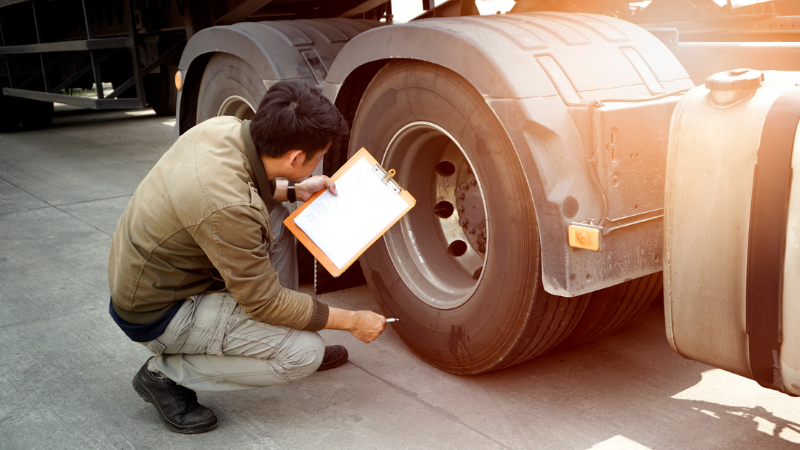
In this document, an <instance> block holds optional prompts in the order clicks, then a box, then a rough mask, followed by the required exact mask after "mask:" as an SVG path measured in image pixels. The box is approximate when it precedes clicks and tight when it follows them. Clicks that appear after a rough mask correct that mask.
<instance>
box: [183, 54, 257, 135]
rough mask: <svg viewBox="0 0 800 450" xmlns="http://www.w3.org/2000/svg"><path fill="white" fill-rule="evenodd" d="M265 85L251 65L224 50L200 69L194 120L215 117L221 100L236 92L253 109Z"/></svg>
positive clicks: (198, 121) (200, 120) (198, 120)
mask: <svg viewBox="0 0 800 450" xmlns="http://www.w3.org/2000/svg"><path fill="white" fill-rule="evenodd" d="M266 93H267V88H266V86H265V85H264V82H263V81H262V80H261V77H260V76H259V75H258V73H257V72H256V70H255V69H253V67H252V66H250V64H248V63H247V62H245V61H244V60H242V59H241V58H237V57H235V56H233V55H229V54H227V53H218V54H216V55H214V56H212V57H211V59H210V60H209V61H208V64H207V65H206V68H205V70H204V71H203V78H202V80H201V82H200V91H199V94H198V99H197V123H200V122H202V121H204V120H207V119H210V118H212V117H217V115H218V113H219V109H220V107H221V106H222V103H223V102H224V101H225V100H226V99H228V98H230V97H231V96H234V95H238V96H240V97H242V98H244V99H245V100H247V102H248V103H250V106H252V108H253V110H254V111H255V110H256V109H257V108H258V105H259V103H260V102H261V99H262V98H263V97H264V95H265V94H266Z"/></svg>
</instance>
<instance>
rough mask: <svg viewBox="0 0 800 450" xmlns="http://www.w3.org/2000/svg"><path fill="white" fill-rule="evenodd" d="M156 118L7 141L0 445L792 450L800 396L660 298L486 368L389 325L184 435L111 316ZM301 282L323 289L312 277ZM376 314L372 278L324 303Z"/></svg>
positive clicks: (349, 341) (166, 127) (86, 123)
mask: <svg viewBox="0 0 800 450" xmlns="http://www.w3.org/2000/svg"><path fill="white" fill-rule="evenodd" d="M173 124H174V120H171V119H168V118H162V117H157V116H155V115H154V114H153V113H152V112H149V111H129V112H102V113H99V112H93V111H86V110H77V109H74V108H69V107H59V108H58V109H57V112H56V117H55V120H54V124H53V126H52V127H51V128H49V129H46V130H41V131H31V132H20V133H14V134H4V135H0V342H1V343H2V345H0V361H2V363H0V449H17V448H37V449H40V448H41V449H44V448H47V449H50V448H54V449H58V448H70V449H71V448H103V449H105V448H187V449H193V448H237V449H238V448H268V449H313V448H336V449H417V448H419V449H494V448H497V449H626V448H627V449H645V448H651V449H778V448H790V447H795V446H796V445H797V443H800V408H799V407H798V406H800V403H799V402H800V399H796V398H791V397H788V396H785V395H783V394H779V393H777V392H773V391H769V390H766V389H763V388H761V387H759V386H758V385H757V384H756V383H755V382H753V381H750V380H747V379H744V378H741V377H738V376H736V375H731V374H728V373H726V372H723V371H720V370H716V369H713V368H711V367H708V366H706V365H703V364H699V363H696V362H692V361H688V360H685V359H683V358H681V357H680V356H678V355H677V354H675V353H674V352H673V351H672V350H671V349H670V348H669V345H668V344H667V341H666V339H665V334H664V318H663V310H662V309H661V308H660V307H658V306H655V307H653V308H651V309H650V310H648V311H647V312H646V314H644V315H643V316H642V317H640V318H639V319H637V320H636V321H635V322H634V323H633V324H632V325H631V326H629V327H627V328H625V329H623V330H621V331H620V332H617V333H615V334H612V335H610V336H606V337H604V338H601V339H599V340H597V341H595V342H592V343H590V344H587V345H584V346H582V347H579V348H575V349H571V350H561V351H555V352H552V353H550V354H547V355H545V356H544V357H540V358H538V359H536V360H534V361H532V362H529V363H527V364H523V365H519V366H516V367H513V368H511V369H508V370H504V371H501V372H498V373H493V374H490V375H485V376H477V377H460V376H454V375H450V374H447V373H443V372H441V371H438V370H436V369H434V368H432V367H431V366H429V365H427V364H425V363H424V362H422V361H421V360H419V359H418V358H417V357H415V356H414V354H412V352H411V351H410V350H409V349H408V348H407V347H406V346H405V345H404V344H403V343H402V342H401V341H400V339H399V338H398V337H397V335H396V334H395V333H394V332H393V331H392V330H391V329H389V330H387V331H386V332H385V333H384V334H383V335H382V336H381V337H380V338H378V339H377V340H376V341H375V342H373V343H372V344H363V343H361V342H359V341H357V340H356V339H355V338H353V337H352V336H351V335H349V334H348V333H345V332H327V331H326V332H323V335H324V337H325V339H326V341H328V342H329V343H334V342H337V343H343V344H345V345H347V347H348V348H349V350H350V357H351V362H350V363H348V364H346V365H345V366H343V367H341V368H339V369H336V370H333V371H329V372H322V373H319V374H315V375H313V376H311V377H309V378H308V379H306V380H303V381H301V382H298V383H296V384H292V385H287V386H281V387H273V388H268V389H261V390H257V391H248V392H238V393H228V394H224V393H219V394H217V393H215V394H208V393H200V396H199V397H200V401H201V402H202V403H204V404H205V405H207V406H209V407H210V408H212V409H214V411H216V413H217V416H218V418H219V427H218V428H217V429H216V430H214V431H212V432H210V433H206V434H202V435H197V436H183V435H178V434H174V433H171V432H169V431H167V429H166V428H165V427H164V425H163V424H162V423H161V421H160V419H159V418H158V417H157V415H156V412H155V410H154V408H153V407H152V406H151V405H149V404H147V403H144V402H143V401H142V400H141V399H140V398H139V397H138V396H137V395H136V394H135V393H134V391H133V389H132V388H131V384H130V382H131V378H132V377H133V375H134V373H135V372H136V371H137V370H138V369H139V367H140V366H141V365H142V363H143V362H144V361H145V360H146V359H147V357H148V353H147V351H146V350H145V348H144V347H142V346H140V345H139V344H136V343H133V342H131V341H129V340H127V338H126V337H125V336H124V335H123V334H122V332H121V331H120V330H119V329H118V328H117V327H116V325H115V324H114V323H113V322H112V320H111V318H110V317H109V315H108V288H107V281H106V256H107V252H108V245H109V241H110V238H111V235H112V233H113V231H114V227H115V224H116V220H117V218H118V217H119V215H120V214H121V212H122V210H123V208H124V207H125V205H126V203H127V201H128V199H129V198H130V195H131V194H132V193H133V191H134V189H135V188H136V186H137V184H138V183H139V181H140V180H141V179H142V177H144V175H145V174H146V173H147V171H148V170H149V168H150V167H151V166H152V165H153V164H154V163H155V162H156V160H157V159H158V158H159V156H160V155H161V154H162V153H163V152H164V151H165V150H166V149H167V148H168V147H169V145H170V144H171V142H172V140H173ZM302 289H304V290H306V291H310V289H311V287H310V286H303V287H302ZM321 299H322V300H323V301H325V302H327V303H329V304H331V305H334V306H339V307H345V308H362V309H367V308H370V309H374V308H375V305H374V302H373V300H372V297H371V294H370V292H369V290H368V289H367V288H366V286H362V287H358V288H353V289H349V290H346V291H343V292H338V293H333V294H328V295H323V296H321Z"/></svg>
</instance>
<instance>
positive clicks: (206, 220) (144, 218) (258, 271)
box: [108, 82, 386, 433]
mask: <svg viewBox="0 0 800 450" xmlns="http://www.w3.org/2000/svg"><path fill="white" fill-rule="evenodd" d="M346 133H347V124H346V122H345V121H344V119H343V118H342V116H341V115H340V114H339V112H338V111H337V110H336V107H335V106H334V105H333V104H331V102H330V101H328V100H327V99H326V98H325V97H323V96H322V95H320V94H319V93H317V92H316V91H313V90H311V89H310V88H308V87H307V86H306V85H304V84H301V83H293V82H282V83H278V84H276V85H275V86H273V87H272V88H270V89H269V91H268V92H267V94H266V95H265V96H264V99H263V100H262V101H261V104H260V105H259V107H258V110H257V111H256V114H255V116H254V117H253V120H252V121H244V122H242V121H240V120H239V119H236V118H234V117H217V118H213V119H209V120H207V121H205V122H203V123H201V124H199V125H197V126H195V127H194V128H192V129H191V130H189V131H188V132H186V133H185V134H184V135H183V136H181V137H180V138H179V139H178V140H177V141H176V142H175V144H174V145H173V146H172V147H171V148H170V149H169V150H168V151H167V152H166V153H165V154H164V155H163V156H162V158H161V159H160V160H159V161H158V162H157V163H156V165H155V166H154V167H153V169H152V170H151V171H150V173H149V174H148V175H147V176H146V177H145V178H144V180H143V181H142V183H141V184H140V185H139V187H138V188H137V189H136V192H135V193H134V194H133V197H132V198H131V200H130V203H129V204H128V206H127V208H126V209H125V212H124V213H123V214H122V217H121V218H120V220H119V223H118V224H117V230H116V232H115V233H114V237H113V239H112V243H111V250H110V253H109V258H108V279H109V287H110V290H111V304H110V307H109V312H110V314H111V316H112V317H113V319H114V321H115V322H116V323H117V324H118V325H119V327H120V328H121V329H122V331H123V332H125V334H126V335H127V336H128V337H129V338H130V339H132V340H133V341H136V342H140V343H142V344H143V345H144V346H145V347H147V349H148V350H150V352H152V353H153V354H154V355H155V356H154V357H152V358H150V359H149V360H148V361H147V362H146V363H145V364H144V366H142V368H141V369H140V370H139V372H138V373H137V374H136V376H134V378H133V388H134V390H135V391H136V392H137V393H138V394H139V396H141V397H142V398H143V399H144V400H145V401H147V402H149V403H152V404H153V405H154V406H155V408H156V410H157V411H158V413H159V414H160V415H161V417H162V419H163V420H164V422H165V423H166V424H167V427H168V428H169V429H170V430H172V431H176V432H178V433H202V432H205V431H209V430H212V429H213V428H215V427H216V426H217V418H216V416H215V415H214V412H213V411H211V410H210V409H208V408H206V407H204V406H202V405H200V404H198V403H197V396H196V394H195V392H194V390H198V391H234V390H240V389H254V388H260V387H265V386H271V385H275V384H283V383H288V382H291V381H295V380H299V379H301V378H304V377H307V376H309V375H311V374H312V373H314V372H315V371H318V370H326V369H332V368H334V367H338V366H340V365H342V364H344V363H345V362H346V361H347V350H345V348H344V347H342V346H331V347H325V344H324V343H323V341H322V338H321V337H320V336H319V334H317V333H316V331H318V330H321V329H323V328H329V329H336V330H346V331H349V332H351V333H352V334H353V335H355V336H356V337H357V338H358V339H360V340H362V341H364V342H371V341H372V340H374V339H375V338H377V337H378V335H380V334H381V332H382V331H383V330H384V329H385V328H386V320H385V318H384V317H383V316H381V315H379V314H376V313H374V312H371V311H346V310H341V309H337V308H332V307H328V306H327V305H325V304H324V303H321V302H319V301H318V300H316V299H314V298H313V297H311V296H309V295H306V294H302V293H299V292H296V290H293V289H297V267H296V264H297V262H296V258H294V257H292V256H293V250H294V247H293V246H294V241H293V239H292V237H291V235H289V233H288V232H286V231H285V230H284V229H283V227H282V225H281V223H280V222H282V220H283V218H284V217H285V215H286V214H285V211H286V210H285V208H283V207H282V206H281V205H278V206H276V205H277V203H278V202H284V201H290V202H293V201H295V200H301V201H304V200H307V199H308V198H309V197H311V195H312V194H313V193H314V192H317V191H319V190H322V189H328V190H330V191H331V193H333V194H335V193H336V188H335V186H334V184H333V182H332V181H331V180H330V179H329V178H328V177H325V176H315V177H311V178H307V179H306V177H308V176H309V175H311V173H312V172H313V171H314V170H315V169H316V167H317V166H318V165H319V163H320V161H322V158H323V156H324V155H325V153H326V152H327V151H329V149H330V147H331V145H332V144H334V145H335V143H336V142H337V141H338V140H339V137H341V136H343V135H345V134H346ZM278 177H282V178H286V180H279V181H275V180H274V179H275V178H278ZM303 179H305V181H302V182H301V181H300V180H303ZM287 180H288V181H287ZM295 182H297V184H296V185H295V184H294V183H295ZM276 213H277V217H276ZM271 215H272V219H271V217H270V216H271ZM273 221H274V222H276V223H273ZM331 232H332V233H335V232H336V230H331ZM290 288H291V289H290Z"/></svg>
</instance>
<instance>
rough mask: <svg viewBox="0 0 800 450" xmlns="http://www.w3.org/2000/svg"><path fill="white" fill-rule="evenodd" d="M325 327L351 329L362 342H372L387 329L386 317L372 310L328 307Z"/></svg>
mask: <svg viewBox="0 0 800 450" xmlns="http://www.w3.org/2000/svg"><path fill="white" fill-rule="evenodd" d="M325 328H327V329H330V330H345V331H349V332H351V333H353V336H355V337H357V338H358V339H359V340H360V341H362V342H372V341H374V340H375V338H377V337H378V336H380V334H381V333H382V332H383V330H385V329H386V318H385V317H383V316H382V315H380V314H377V313H374V312H372V311H347V310H344V309H339V308H328V323H327V324H326V325H325Z"/></svg>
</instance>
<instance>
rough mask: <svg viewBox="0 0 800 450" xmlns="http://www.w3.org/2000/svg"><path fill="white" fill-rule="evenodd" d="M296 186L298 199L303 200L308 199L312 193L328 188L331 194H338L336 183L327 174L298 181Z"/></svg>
mask: <svg viewBox="0 0 800 450" xmlns="http://www.w3.org/2000/svg"><path fill="white" fill-rule="evenodd" d="M294 188H295V191H296V192H297V200H299V201H301V202H305V201H308V199H309V198H311V196H312V195H314V194H316V193H317V192H319V191H321V190H323V189H327V190H329V191H330V193H331V194H333V195H336V185H334V184H333V181H332V180H331V179H330V178H328V177H327V176H325V175H316V176H313V177H310V178H308V179H306V180H304V181H302V182H300V183H297V184H296V185H295V186H294Z"/></svg>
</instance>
